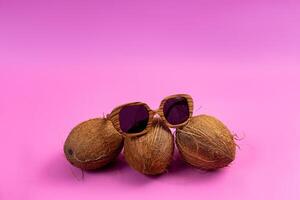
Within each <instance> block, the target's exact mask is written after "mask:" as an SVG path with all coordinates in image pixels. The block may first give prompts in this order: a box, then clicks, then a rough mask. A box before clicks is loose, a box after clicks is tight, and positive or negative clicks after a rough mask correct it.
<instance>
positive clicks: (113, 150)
mask: <svg viewBox="0 0 300 200" xmlns="http://www.w3.org/2000/svg"><path fill="white" fill-rule="evenodd" d="M122 148H123V137H122V136H121V135H120V134H119V133H118V132H117V130H116V129H115V128H114V127H113V125H112V123H111V122H110V121H109V120H108V119H103V118H96V119H90V120H88V121H85V122H82V123H80V124H79V125H77V126H76V127H75V128H73V130H72V131H71V133H70V134H69V136H68V137H67V139H66V141H65V144H64V153H65V156H66V158H67V159H68V160H69V162H70V163H71V164H72V165H74V166H76V167H78V168H81V169H85V170H93V169H98V168H101V167H103V166H105V165H107V164H108V163H110V162H111V161H112V160H114V159H115V158H116V157H117V156H118V155H119V153H120V152H121V150H122Z"/></svg>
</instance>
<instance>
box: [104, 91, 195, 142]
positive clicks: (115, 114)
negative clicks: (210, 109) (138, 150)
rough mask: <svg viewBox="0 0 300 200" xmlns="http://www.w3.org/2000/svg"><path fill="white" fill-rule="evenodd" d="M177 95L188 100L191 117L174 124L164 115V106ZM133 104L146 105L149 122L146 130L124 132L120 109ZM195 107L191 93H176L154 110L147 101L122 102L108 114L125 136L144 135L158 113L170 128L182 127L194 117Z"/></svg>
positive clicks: (166, 98)
mask: <svg viewBox="0 0 300 200" xmlns="http://www.w3.org/2000/svg"><path fill="white" fill-rule="evenodd" d="M177 97H183V98H185V99H186V100H187V103H188V108H189V118H188V119H187V120H186V121H185V122H183V123H181V124H176V125H173V124H170V123H169V122H168V121H167V119H166V118H165V116H164V112H163V108H164V105H165V103H166V101H167V100H169V99H172V98H177ZM133 105H143V106H145V108H146V109H147V111H148V113H149V119H148V123H147V126H146V128H145V129H144V130H142V131H141V132H138V133H126V132H123V131H122V129H121V127H120V120H119V114H120V111H121V110H122V108H123V107H125V106H133ZM193 108H194V102H193V99H192V97H191V96H190V95H188V94H175V95H170V96H167V97H165V98H164V99H163V100H162V101H161V103H160V106H159V108H158V109H157V110H152V109H151V108H150V107H149V106H148V105H147V104H146V103H143V102H132V103H126V104H122V105H120V106H118V107H116V108H114V109H113V110H112V112H111V113H110V114H109V115H108V119H109V120H110V121H111V122H112V124H113V126H114V127H115V129H116V130H117V131H118V132H119V133H120V134H121V135H125V136H129V137H134V136H139V135H143V134H145V133H147V131H148V130H149V129H150V128H151V126H152V122H153V118H154V115H156V114H158V115H159V116H160V117H161V118H162V120H163V121H164V122H165V124H166V125H167V126H168V127H169V128H179V127H182V126H184V125H186V124H187V123H188V122H189V120H190V118H191V117H192V115H193Z"/></svg>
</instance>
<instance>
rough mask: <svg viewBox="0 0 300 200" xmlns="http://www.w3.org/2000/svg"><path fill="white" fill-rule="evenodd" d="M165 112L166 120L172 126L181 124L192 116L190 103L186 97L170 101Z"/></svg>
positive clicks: (166, 104)
mask: <svg viewBox="0 0 300 200" xmlns="http://www.w3.org/2000/svg"><path fill="white" fill-rule="evenodd" d="M163 110H164V115H165V118H166V120H167V121H168V122H169V123H170V124H172V125H177V124H181V123H183V122H185V121H186V120H188V118H189V116H190V113H189V106H188V101H187V99H186V98H184V97H176V98H171V99H168V100H167V101H166V102H165V104H164V108H163Z"/></svg>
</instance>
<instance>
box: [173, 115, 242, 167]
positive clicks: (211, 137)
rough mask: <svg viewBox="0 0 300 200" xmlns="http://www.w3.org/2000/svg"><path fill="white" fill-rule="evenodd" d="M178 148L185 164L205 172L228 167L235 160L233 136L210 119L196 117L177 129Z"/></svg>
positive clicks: (202, 116) (224, 127)
mask: <svg viewBox="0 0 300 200" xmlns="http://www.w3.org/2000/svg"><path fill="white" fill-rule="evenodd" d="M176 145H177V148H178V150H179V153H180V155H181V157H182V158H183V160H184V161H186V162H187V163H188V164H190V165H192V166H194V167H197V168H201V169H205V170H214V169H218V168H222V167H225V166H227V165H228V164H229V163H231V162H232V161H233V160H234V158H235V151H236V144H235V141H234V137H233V135H232V134H231V133H230V131H229V129H228V128H227V127H226V126H225V125H224V124H223V123H222V122H221V121H219V120H218V119H216V118H214V117H212V116H208V115H199V116H195V117H192V118H191V120H190V121H189V123H188V124H187V125H186V126H184V127H182V128H180V129H177V130H176Z"/></svg>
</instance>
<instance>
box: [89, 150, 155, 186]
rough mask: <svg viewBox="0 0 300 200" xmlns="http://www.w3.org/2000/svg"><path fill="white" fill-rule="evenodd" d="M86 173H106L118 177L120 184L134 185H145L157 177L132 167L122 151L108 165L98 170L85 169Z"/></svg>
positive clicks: (95, 174)
mask: <svg viewBox="0 0 300 200" xmlns="http://www.w3.org/2000/svg"><path fill="white" fill-rule="evenodd" d="M84 173H86V174H88V175H93V176H100V175H104V174H105V175H106V176H113V178H114V179H115V180H116V179H117V182H118V183H119V184H126V185H128V184H130V185H133V186H144V185H146V184H148V183H151V182H152V180H153V179H155V177H151V176H146V175H143V174H140V173H139V172H137V171H135V170H133V169H132V168H130V167H129V166H128V164H127V163H126V161H125V158H124V155H123V153H121V154H120V155H119V156H118V158H117V159H116V160H114V161H113V162H111V163H109V164H108V165H106V166H104V167H102V168H100V169H97V170H90V171H84ZM100 180H101V179H99V181H100Z"/></svg>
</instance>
